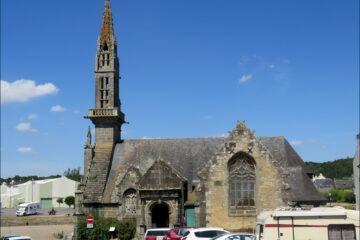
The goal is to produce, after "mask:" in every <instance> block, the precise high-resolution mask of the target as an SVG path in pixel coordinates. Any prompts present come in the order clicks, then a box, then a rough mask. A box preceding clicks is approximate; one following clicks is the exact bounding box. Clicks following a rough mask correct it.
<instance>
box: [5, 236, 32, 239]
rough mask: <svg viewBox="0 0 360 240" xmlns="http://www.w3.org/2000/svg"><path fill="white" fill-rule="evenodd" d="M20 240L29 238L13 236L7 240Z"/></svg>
mask: <svg viewBox="0 0 360 240" xmlns="http://www.w3.org/2000/svg"><path fill="white" fill-rule="evenodd" d="M21 239H31V237H29V236H15V237H9V240H21Z"/></svg>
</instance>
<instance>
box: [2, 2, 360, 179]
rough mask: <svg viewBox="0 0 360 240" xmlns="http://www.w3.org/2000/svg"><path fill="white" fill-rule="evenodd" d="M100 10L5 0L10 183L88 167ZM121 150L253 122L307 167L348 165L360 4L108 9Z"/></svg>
mask: <svg viewBox="0 0 360 240" xmlns="http://www.w3.org/2000/svg"><path fill="white" fill-rule="evenodd" d="M103 7H104V1H102V0H96V1H85V0H76V1H75V0H62V1H45V0H37V1H24V0H3V1H1V80H2V83H1V91H2V92H1V93H2V99H1V101H2V102H1V165H2V166H1V175H2V177H9V176H14V175H15V174H19V175H28V174H36V175H50V174H62V173H63V172H64V170H65V169H67V168H68V167H72V168H73V167H78V166H81V167H82V154H83V150H82V149H83V148H82V147H83V144H84V142H85V139H86V129H87V126H89V125H90V121H89V120H86V119H83V116H84V115H86V112H87V109H88V108H90V107H92V106H93V105H94V63H95V52H96V41H97V36H98V34H99V31H100V26H101V17H102V13H103ZM112 10H113V17H114V21H115V33H116V35H117V39H118V49H119V55H120V64H121V69H120V71H121V73H120V74H121V76H122V79H121V86H120V92H121V101H122V107H123V112H125V114H126V117H127V121H129V122H130V124H129V125H126V126H125V127H124V136H123V137H124V138H125V139H128V138H151V137H153V138H180V137H202V136H205V137H212V136H224V135H226V134H227V132H228V131H230V130H232V129H233V128H234V127H235V124H236V121H237V120H245V121H246V123H247V125H248V127H250V128H251V129H253V130H255V133H256V135H258V136H278V135H283V136H285V137H286V138H287V139H288V140H289V141H290V142H291V143H292V144H293V146H294V148H295V149H296V150H297V151H298V153H299V154H300V155H301V157H302V158H303V159H304V160H305V161H328V160H334V159H337V158H341V157H346V156H353V155H354V152H355V135H356V134H357V133H358V132H359V2H358V1H357V0H347V1H340V0H334V1H325V0H323V1H321V0H319V1H312V0H301V1H293V0H291V1H289V0H279V1H265V0H264V1H252V0H251V1H250V0H243V1H238V0H227V1H220V0H211V1H210V0H207V1H205V0H197V1H193V0H182V1H179V0H177V1H175V0H173V1H168V0H152V1H148V0H121V1H120V0H112Z"/></svg>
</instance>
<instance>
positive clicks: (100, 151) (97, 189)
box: [84, 144, 113, 202]
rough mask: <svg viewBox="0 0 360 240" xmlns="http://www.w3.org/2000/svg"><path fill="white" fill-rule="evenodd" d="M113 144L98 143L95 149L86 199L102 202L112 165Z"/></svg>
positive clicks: (85, 194)
mask: <svg viewBox="0 0 360 240" xmlns="http://www.w3.org/2000/svg"><path fill="white" fill-rule="evenodd" d="M112 151H113V145H112V144H101V145H96V146H95V149H94V158H93V160H92V161H91V164H90V165H91V166H90V172H89V175H88V179H87V182H86V187H85V193H84V201H85V202H101V199H102V194H103V192H104V189H105V186H106V181H107V177H108V172H109V168H110V167H111V165H110V163H111V157H112Z"/></svg>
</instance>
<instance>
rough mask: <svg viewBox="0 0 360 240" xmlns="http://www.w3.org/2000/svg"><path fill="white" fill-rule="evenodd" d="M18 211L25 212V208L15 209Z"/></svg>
mask: <svg viewBox="0 0 360 240" xmlns="http://www.w3.org/2000/svg"><path fill="white" fill-rule="evenodd" d="M17 210H18V211H25V207H17Z"/></svg>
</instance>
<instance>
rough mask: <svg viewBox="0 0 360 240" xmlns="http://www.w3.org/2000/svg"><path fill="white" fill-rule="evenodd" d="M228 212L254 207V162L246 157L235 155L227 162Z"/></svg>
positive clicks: (241, 154) (236, 212)
mask: <svg viewBox="0 0 360 240" xmlns="http://www.w3.org/2000/svg"><path fill="white" fill-rule="evenodd" d="M228 167H229V212H230V214H238V213H241V211H240V212H239V211H238V210H244V209H252V208H254V206H255V161H254V160H253V159H252V158H251V157H250V156H248V155H246V154H243V153H240V154H236V155H235V156H234V157H233V158H232V159H231V160H230V161H229V165H228Z"/></svg>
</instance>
